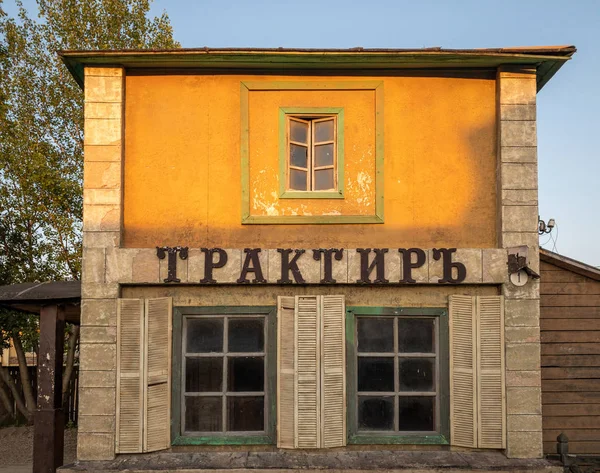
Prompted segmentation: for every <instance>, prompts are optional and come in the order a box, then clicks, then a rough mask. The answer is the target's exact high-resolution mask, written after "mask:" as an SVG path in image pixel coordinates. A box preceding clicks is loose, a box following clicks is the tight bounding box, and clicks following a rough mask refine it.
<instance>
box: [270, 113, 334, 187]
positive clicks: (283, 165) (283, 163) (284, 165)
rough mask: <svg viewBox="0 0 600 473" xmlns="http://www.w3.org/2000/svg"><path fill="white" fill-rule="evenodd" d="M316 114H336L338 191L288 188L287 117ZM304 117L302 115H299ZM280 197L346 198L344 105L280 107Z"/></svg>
mask: <svg viewBox="0 0 600 473" xmlns="http://www.w3.org/2000/svg"><path fill="white" fill-rule="evenodd" d="M305 114H315V115H329V116H331V115H336V116H337V135H336V136H335V143H336V160H337V169H336V173H337V183H338V188H337V190H336V191H294V190H288V189H287V185H286V184H287V171H288V160H289V157H288V154H287V137H286V132H285V131H286V128H287V127H286V117H287V116H288V115H289V116H296V115H305ZM299 118H302V117H299ZM279 198H280V199H343V198H344V108H343V107H280V108H279Z"/></svg>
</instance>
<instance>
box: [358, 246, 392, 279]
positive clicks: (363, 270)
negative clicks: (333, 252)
mask: <svg viewBox="0 0 600 473" xmlns="http://www.w3.org/2000/svg"><path fill="white" fill-rule="evenodd" d="M373 251H374V253H375V257H374V258H373V261H371V264H369V253H370V252H371V248H357V249H356V252H357V253H359V254H360V279H357V280H356V282H357V283H359V284H371V279H370V278H369V276H370V274H371V273H372V272H373V270H374V269H375V270H376V272H375V274H376V278H375V281H373V282H374V283H375V284H387V283H389V282H390V281H389V280H387V279H386V278H385V254H386V253H387V252H388V249H387V248H375V249H374V250H373Z"/></svg>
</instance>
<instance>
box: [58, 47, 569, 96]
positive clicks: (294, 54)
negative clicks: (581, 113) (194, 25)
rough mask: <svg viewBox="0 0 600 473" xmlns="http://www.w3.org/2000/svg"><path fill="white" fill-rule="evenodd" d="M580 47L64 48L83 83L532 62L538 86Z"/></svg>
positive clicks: (67, 61)
mask: <svg viewBox="0 0 600 473" xmlns="http://www.w3.org/2000/svg"><path fill="white" fill-rule="evenodd" d="M575 51H576V48H575V47H574V46H544V47H523V48H521V47H519V48H497V49H441V48H429V49H363V48H353V49H284V48H277V49H239V48H224V49H211V48H201V49H169V50H164V49H163V50H94V51H91V50H87V51H73V50H68V51H59V52H58V54H59V55H60V57H61V58H62V60H63V61H64V63H65V64H66V65H67V68H68V69H69V71H70V72H71V74H73V76H74V77H75V79H76V80H77V82H78V83H79V85H80V86H81V87H82V88H83V70H84V68H85V67H86V66H92V67H94V66H98V67H102V66H105V67H108V66H120V67H125V68H128V69H163V68H164V69H169V68H174V69H196V70H200V71H202V70H211V72H213V71H214V72H217V73H218V72H219V71H223V72H227V71H231V70H237V71H245V72H247V73H248V72H251V71H257V70H260V71H265V72H271V73H274V74H277V73H280V74H281V73H285V72H292V71H304V73H306V72H310V71H315V72H317V71H322V72H327V71H332V72H333V71H335V72H337V73H338V74H340V73H341V74H343V73H351V72H353V71H354V72H357V71H360V72H361V73H364V72H365V71H374V72H375V71H379V72H380V73H385V72H388V73H389V72H392V71H396V70H400V69H457V68H497V67H499V66H503V65H521V66H530V67H532V68H535V69H536V71H537V89H538V91H539V90H540V89H541V88H542V87H543V86H544V84H546V82H548V81H549V80H550V78H551V77H552V76H553V75H554V74H555V73H556V72H557V71H558V69H560V67H561V66H562V65H563V64H564V63H565V62H566V61H568V60H569V59H570V58H571V56H572V55H573V54H574V53H575Z"/></svg>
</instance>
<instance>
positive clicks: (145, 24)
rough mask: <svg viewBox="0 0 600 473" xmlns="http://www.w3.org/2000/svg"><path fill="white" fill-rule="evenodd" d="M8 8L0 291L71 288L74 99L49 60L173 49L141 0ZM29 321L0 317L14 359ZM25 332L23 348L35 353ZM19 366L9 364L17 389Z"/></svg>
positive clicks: (0, 69) (0, 150) (164, 22)
mask: <svg viewBox="0 0 600 473" xmlns="http://www.w3.org/2000/svg"><path fill="white" fill-rule="evenodd" d="M15 1H16V4H17V7H18V15H17V18H9V17H8V16H7V15H5V14H4V12H2V9H1V6H2V5H1V2H2V0H0V285H2V284H15V283H22V282H37V281H47V280H57V279H75V280H76V279H79V275H80V270H81V237H82V235H81V225H82V207H83V196H82V175H83V94H82V92H81V90H80V89H79V87H78V86H77V84H76V83H75V81H74V80H73V79H72V77H71V76H70V74H69V72H68V71H67V68H66V67H65V66H64V65H63V64H62V62H61V61H60V59H59V57H58V56H57V54H56V52H57V51H58V50H63V49H128V48H135V49H145V48H176V47H179V44H178V43H177V42H175V41H174V40H173V29H172V27H171V24H170V21H169V18H168V16H167V14H166V13H163V14H162V15H160V16H158V17H152V18H151V17H149V10H150V3H151V2H150V0H86V1H85V2H76V1H71V0H36V3H37V7H38V15H35V16H30V15H29V13H28V12H27V10H26V9H25V8H24V6H23V4H22V1H21V0H15ZM30 319H31V317H30V316H26V315H23V314H18V313H16V312H14V311H7V310H6V309H0V332H2V333H3V335H2V336H0V340H1V341H3V342H4V343H6V340H7V339H8V338H9V337H12V338H13V340H14V345H15V349H16V350H17V354H18V353H19V348H18V347H21V348H22V349H26V348H27V343H25V344H24V343H23V337H26V338H27V337H28V336H29V335H32V334H31V333H30V328H31V322H30ZM35 333H37V332H36V331H35V330H34V334H33V339H32V341H31V347H29V348H35V346H36V344H37V341H36V340H35ZM69 333H70V334H71V336H70V340H69V342H68V346H69V353H68V355H67V359H68V360H72V359H74V356H72V355H74V353H75V350H76V345H77V337H78V333H79V331H78V330H77V329H73V328H71V329H70V330H69ZM24 363H25V360H24V356H23V363H22V360H21V357H20V356H19V367H20V375H21V378H22V380H23V381H25V380H24V379H23V377H24V376H26V375H24V373H26V372H27V368H26V364H24ZM0 371H1V370H0ZM68 372H69V367H67V373H68ZM0 375H1V373H0ZM67 378H68V376H67ZM1 380H4V383H3V382H2V381H1ZM6 384H7V383H6V379H5V376H0V400H3V399H4V397H5V394H6V389H8V388H10V386H4V385H6ZM23 385H25V382H23ZM63 385H64V386H65V387H66V385H68V379H67V380H66V383H64V384H63ZM25 391H26V389H25ZM14 394H15V393H13V395H14ZM32 399H33V396H32V395H31V396H29V395H28V394H27V393H25V398H24V399H23V398H21V399H20V401H22V402H20V403H19V400H17V407H18V408H19V410H20V411H22V413H23V414H24V415H25V416H26V417H29V418H30V416H31V412H32V411H33V409H34V408H35V402H32ZM3 402H4V401H3ZM19 405H21V407H19ZM23 406H25V407H24V408H23ZM23 409H25V410H26V412H23Z"/></svg>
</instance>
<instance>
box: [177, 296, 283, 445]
mask: <svg viewBox="0 0 600 473" xmlns="http://www.w3.org/2000/svg"><path fill="white" fill-rule="evenodd" d="M238 314H240V315H241V314H244V315H264V316H265V319H266V325H267V327H266V328H267V336H266V339H265V343H266V346H265V362H266V363H267V377H266V379H265V382H266V389H265V404H266V407H265V413H266V422H265V433H264V434H262V433H259V434H256V435H236V434H227V435H224V434H219V433H216V434H215V435H206V436H201V437H193V436H188V435H182V430H181V429H182V426H181V408H182V406H181V401H180V400H181V389H182V382H183V375H184V373H183V372H182V361H183V360H182V358H183V357H182V336H183V319H184V317H185V316H189V315H217V316H218V315H238ZM276 324H277V307H275V306H213V307H197V306H194V307H174V308H173V354H172V383H171V445H173V446H181V445H272V444H275V443H276V423H277V399H276V396H277V326H276Z"/></svg>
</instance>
